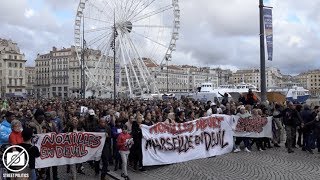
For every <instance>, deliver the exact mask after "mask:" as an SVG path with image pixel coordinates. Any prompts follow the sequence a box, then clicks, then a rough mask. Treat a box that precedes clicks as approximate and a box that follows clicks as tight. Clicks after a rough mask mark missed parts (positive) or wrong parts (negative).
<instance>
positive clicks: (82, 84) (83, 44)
mask: <svg viewBox="0 0 320 180" xmlns="http://www.w3.org/2000/svg"><path fill="white" fill-rule="evenodd" d="M82 29H83V33H82V41H83V42H82V51H81V67H80V71H81V91H80V92H81V98H82V99H85V98H86V94H85V93H86V82H85V81H86V79H85V72H84V56H85V46H86V41H85V40H84V17H83V23H82Z"/></svg>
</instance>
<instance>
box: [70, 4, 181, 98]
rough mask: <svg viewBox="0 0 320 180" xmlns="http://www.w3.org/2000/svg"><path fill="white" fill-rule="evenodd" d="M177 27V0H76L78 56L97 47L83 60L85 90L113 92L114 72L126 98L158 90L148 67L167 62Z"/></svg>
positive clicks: (178, 19)
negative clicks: (93, 52) (77, 4)
mask: <svg viewBox="0 0 320 180" xmlns="http://www.w3.org/2000/svg"><path fill="white" fill-rule="evenodd" d="M179 28H180V10H179V4H178V0H80V3H79V6H78V10H77V14H76V20H75V30H74V33H75V47H76V49H77V51H76V52H77V55H78V59H79V61H80V60H81V54H82V52H83V50H84V49H88V50H95V51H97V52H99V53H98V54H99V56H97V57H92V58H91V59H86V60H85V63H84V67H85V74H86V76H87V78H88V81H87V82H86V91H89V90H94V91H96V90H99V91H100V90H102V91H104V92H112V91H113V84H114V83H113V75H115V76H116V85H117V87H118V88H117V89H118V91H122V92H125V93H127V94H128V95H130V97H133V96H135V95H142V94H144V93H159V90H158V88H157V81H156V77H155V75H154V74H152V72H156V71H158V72H159V69H162V68H161V67H162V66H163V65H164V64H165V63H166V62H167V61H171V59H172V52H173V51H175V49H176V41H177V40H178V38H179ZM114 52H115V53H114ZM114 54H115V58H114ZM147 66H148V67H147ZM150 68H151V69H152V68H153V69H152V72H150ZM114 72H115V73H114ZM111 76H112V78H111ZM108 77H109V78H108ZM111 79H112V80H111ZM121 88H123V89H121Z"/></svg>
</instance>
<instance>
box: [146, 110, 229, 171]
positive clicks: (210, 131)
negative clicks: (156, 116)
mask: <svg viewBox="0 0 320 180" xmlns="http://www.w3.org/2000/svg"><path fill="white" fill-rule="evenodd" d="M141 129H142V134H143V138H142V154H143V165H144V166H153V165H165V164H173V163H180V162H185V161H189V160H194V159H200V158H207V157H212V156H216V155H222V154H227V153H230V152H231V151H232V149H233V131H232V117H231V116H227V115H212V116H209V117H204V118H200V119H197V120H194V121H190V122H186V123H181V124H178V123H176V124H167V123H157V124H155V125H153V126H145V125H142V127H141Z"/></svg>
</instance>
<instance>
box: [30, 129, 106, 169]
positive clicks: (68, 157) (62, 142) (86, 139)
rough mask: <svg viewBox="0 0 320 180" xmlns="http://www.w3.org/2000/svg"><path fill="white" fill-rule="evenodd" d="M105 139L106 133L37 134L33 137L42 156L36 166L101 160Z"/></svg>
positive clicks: (37, 159) (42, 166)
mask: <svg viewBox="0 0 320 180" xmlns="http://www.w3.org/2000/svg"><path fill="white" fill-rule="evenodd" d="M105 139H106V135H105V133H91V132H72V133H60V134H56V133H47V134H37V135H36V136H35V137H34V138H33V139H32V142H33V143H34V145H35V146H37V147H38V149H39V151H40V157H39V158H36V168H37V169H38V168H46V167H51V166H62V165H66V164H77V163H82V162H87V161H90V160H100V159H101V154H102V150H103V146H104V143H105Z"/></svg>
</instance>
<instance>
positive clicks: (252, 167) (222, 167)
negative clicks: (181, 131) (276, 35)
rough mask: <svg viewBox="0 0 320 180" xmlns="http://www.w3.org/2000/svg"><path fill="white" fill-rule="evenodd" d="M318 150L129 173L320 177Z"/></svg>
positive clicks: (147, 178)
mask: <svg viewBox="0 0 320 180" xmlns="http://www.w3.org/2000/svg"><path fill="white" fill-rule="evenodd" d="M314 152H315V154H309V153H307V152H303V151H301V149H295V153H293V154H288V153H287V151H286V150H285V149H284V148H283V147H282V148H272V149H268V150H266V151H263V152H257V151H256V150H254V151H253V152H251V153H247V152H239V153H230V154H227V155H222V156H217V157H212V158H206V159H199V160H194V161H189V162H185V163H179V164H173V165H167V166H159V167H152V168H148V169H147V171H146V172H133V171H132V170H130V172H129V177H130V178H131V179H133V180H176V179H177V180H178V179H181V180H200V179H210V180H211V179H212V180H214V179H217V180H224V179H226V180H227V179H230V180H233V179H236V180H251V179H252V180H265V179H276V180H280V179H288V180H294V179H297V180H300V179H306V180H307V179H308V180H309V179H310V180H318V179H320V154H319V153H318V152H316V151H314ZM65 169H66V168H60V169H59V172H61V173H60V174H59V175H60V179H70V177H71V175H69V176H68V175H67V174H65ZM112 169H113V168H110V170H112ZM85 171H86V175H85V176H79V178H78V179H80V180H94V179H99V177H97V176H96V177H95V176H94V175H93V171H92V170H91V168H89V167H87V165H86V170H85ZM110 173H111V174H113V175H115V176H117V177H120V176H119V175H120V171H119V170H118V172H116V173H114V172H110Z"/></svg>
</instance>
